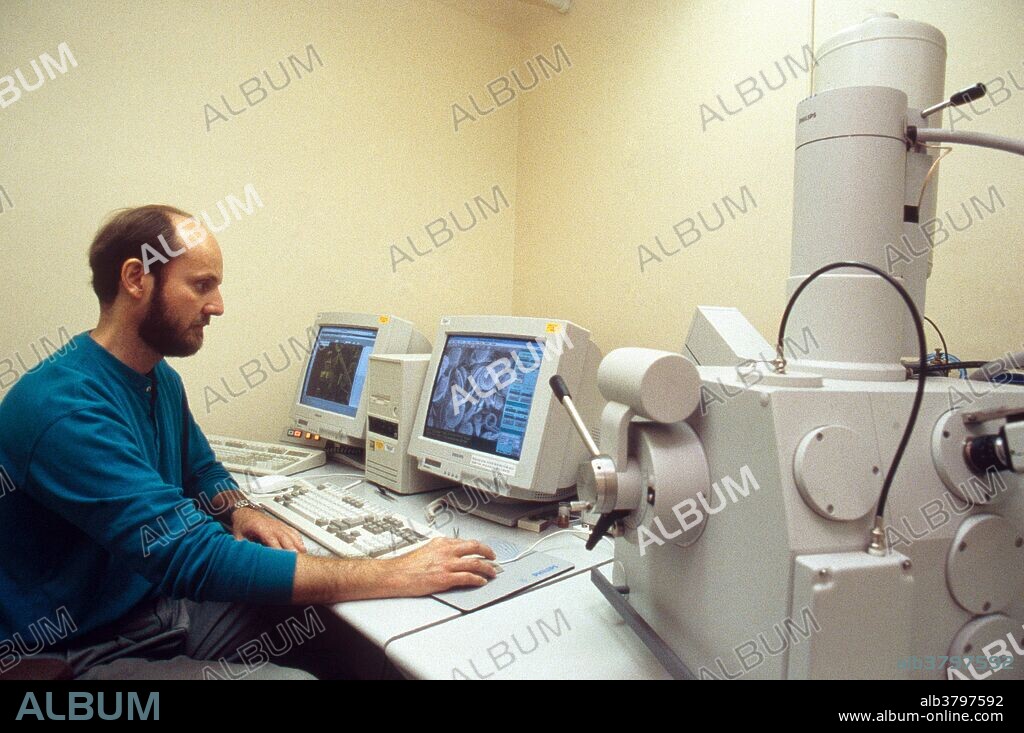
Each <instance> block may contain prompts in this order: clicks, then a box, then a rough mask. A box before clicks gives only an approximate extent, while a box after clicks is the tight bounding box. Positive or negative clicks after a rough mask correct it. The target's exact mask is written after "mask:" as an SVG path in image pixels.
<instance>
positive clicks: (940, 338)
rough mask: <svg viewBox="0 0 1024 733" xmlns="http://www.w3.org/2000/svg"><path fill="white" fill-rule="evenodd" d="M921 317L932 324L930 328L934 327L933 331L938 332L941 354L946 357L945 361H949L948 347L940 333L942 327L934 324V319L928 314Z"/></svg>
mask: <svg viewBox="0 0 1024 733" xmlns="http://www.w3.org/2000/svg"><path fill="white" fill-rule="evenodd" d="M921 317H922V318H924V319H925V320H926V321H928V323H930V324H932V328H934V329H935V333H937V334H939V341H941V342H942V356H943V357H944V358H945V359H946V361H949V349H948V348H947V347H946V337H945V336H943V335H942V329H940V328H939V327H938V326H936V325H935V321H933V320H932V319H931V318H929V317H928V316H921Z"/></svg>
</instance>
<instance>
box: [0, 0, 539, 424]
mask: <svg viewBox="0 0 1024 733" xmlns="http://www.w3.org/2000/svg"><path fill="white" fill-rule="evenodd" d="M3 14H4V22H3V30H2V31H0V36H2V43H0V75H4V74H10V73H12V71H13V69H14V68H15V67H18V66H20V67H21V68H22V69H23V73H25V75H26V78H27V80H28V82H29V84H31V83H32V82H33V80H34V75H33V73H32V72H31V67H30V64H29V62H30V60H31V59H34V58H38V57H39V55H40V54H42V53H50V54H51V55H52V56H55V57H56V55H57V45H58V44H59V43H61V42H63V41H66V42H67V43H68V46H69V48H70V49H71V51H72V53H73V55H74V58H75V61H76V62H77V64H78V65H77V67H75V68H70V67H69V69H68V71H67V72H66V73H65V74H63V75H60V74H58V75H57V78H56V79H55V80H52V81H50V80H47V81H46V83H45V84H44V85H43V86H42V87H41V88H39V89H38V90H36V91H32V92H28V93H24V94H23V96H22V97H21V98H20V99H18V100H17V101H15V102H13V103H11V104H10V105H9V106H8V107H6V108H5V109H2V110H0V139H3V141H4V147H3V153H0V155H2V161H3V163H2V165H0V186H4V188H5V189H6V191H7V192H8V193H9V195H10V197H11V199H12V201H13V204H14V208H13V209H9V208H7V209H5V211H4V213H3V214H0V252H2V257H3V262H4V271H5V275H4V287H3V292H2V294H0V302H2V312H3V327H2V332H0V359H13V361H14V364H15V370H16V371H17V372H19V373H20V372H21V371H22V369H21V366H20V364H19V363H18V361H17V358H16V356H18V355H20V356H21V359H22V360H23V361H24V362H25V363H26V364H27V365H31V364H32V363H33V362H34V361H35V360H36V359H35V357H34V356H33V348H32V347H33V345H35V348H36V350H37V352H38V353H41V354H45V351H44V350H43V349H42V348H40V346H39V339H40V338H41V337H44V336H46V337H48V338H49V339H50V340H51V341H54V342H56V341H57V337H58V330H59V328H60V327H61V326H66V328H67V329H68V331H69V332H70V333H72V334H74V333H76V332H78V331H82V330H85V329H87V328H90V327H91V326H92V325H94V324H95V321H96V318H97V315H98V308H97V306H96V302H95V296H94V295H93V294H92V291H91V289H90V288H89V285H88V280H89V271H88V268H87V266H86V259H85V252H86V248H87V246H88V243H89V241H90V240H91V238H92V236H93V234H94V233H95V231H96V228H97V226H98V224H99V222H100V220H101V219H102V218H103V217H104V216H105V215H106V214H107V212H109V211H111V210H113V209H115V208H118V207H122V206H131V205H140V204H144V203H150V202H155V201H160V202H167V203H172V204H174V205H177V206H180V207H183V208H186V209H189V210H191V211H194V212H196V213H198V212H199V211H202V210H207V211H208V213H209V214H210V216H211V218H212V219H213V220H214V222H216V223H219V222H220V221H221V216H220V214H219V212H218V209H217V202H219V201H225V199H226V197H228V196H235V197H237V198H238V199H239V200H240V201H241V202H243V203H244V202H245V196H244V193H243V192H244V188H245V186H246V185H247V184H252V186H253V188H254V189H255V191H256V192H257V193H258V195H259V198H260V200H261V202H262V204H263V207H262V208H259V207H258V206H257V205H256V204H255V203H251V204H250V207H251V209H252V210H253V212H254V213H252V214H251V215H246V214H244V212H240V213H241V219H240V220H234V219H233V220H232V221H231V224H230V226H229V227H228V228H227V229H225V230H224V231H223V232H222V233H220V234H218V235H217V236H218V239H219V241H220V244H221V247H222V249H223V252H224V259H225V282H224V286H223V294H224V297H225V301H226V313H225V315H224V316H223V317H222V318H220V319H219V320H217V321H215V322H214V326H213V327H212V328H211V329H210V330H209V331H208V332H207V340H206V345H205V346H204V348H203V350H202V351H200V353H199V354H198V355H196V356H195V357H193V358H190V359H186V360H174V366H175V367H176V368H178V369H179V370H180V371H181V372H182V375H183V377H184V378H185V382H186V384H187V385H188V390H189V399H190V401H191V403H192V408H193V411H194V412H195V413H196V415H197V418H199V419H200V421H201V423H202V424H203V426H204V427H205V428H207V429H208V430H210V431H213V432H228V433H232V432H234V433H237V432H239V431H241V432H242V433H244V434H247V435H251V436H252V437H257V438H265V439H269V438H273V437H275V436H276V435H277V433H278V431H279V430H280V429H281V428H282V427H283V421H284V419H285V417H286V416H287V411H288V405H289V402H290V400H291V399H292V397H293V390H294V387H295V382H296V381H297V379H298V374H299V372H300V371H301V367H300V366H298V364H297V362H296V359H295V352H296V348H295V346H294V343H292V344H289V339H297V340H300V341H304V340H305V336H304V333H303V332H304V330H305V328H306V327H307V326H308V325H309V324H310V323H311V322H312V320H313V318H314V316H315V314H316V312H317V310H318V309H325V310H331V309H333V310H355V311H369V312H389V313H394V314H397V315H403V316H405V317H407V318H409V319H411V320H413V321H415V322H416V324H417V325H418V326H419V327H420V329H421V330H423V331H424V332H426V333H427V335H428V337H430V338H433V335H434V333H433V332H434V328H435V327H436V323H437V320H438V318H439V317H440V316H441V315H442V314H443V313H448V312H454V313H479V312H495V311H500V310H502V309H503V308H507V306H508V304H510V303H511V300H512V253H513V249H514V247H513V233H514V222H515V215H516V209H515V206H516V203H517V202H516V162H515V161H516V126H517V113H516V110H515V109H514V108H513V107H507V108H503V109H501V110H498V111H496V112H495V113H493V114H492V115H490V116H489V117H488V118H487V119H486V121H485V123H486V124H485V123H483V122H482V123H480V124H479V125H476V126H468V127H465V128H462V129H460V132H459V134H458V135H455V134H454V133H453V131H452V130H453V125H452V116H451V104H452V103H453V102H455V101H457V100H460V99H463V100H464V99H465V97H466V95H467V94H468V93H473V92H475V91H476V90H478V89H482V88H483V85H484V84H486V83H487V82H488V81H489V80H491V79H492V78H494V77H495V76H497V75H498V74H500V73H501V72H502V71H503V70H507V69H508V68H509V67H510V66H512V65H513V64H514V63H515V61H516V60H517V59H518V57H519V43H518V41H516V40H515V39H514V38H513V37H512V36H510V35H508V34H506V33H501V32H496V31H495V30H494V29H493V28H491V27H490V26H489V25H487V24H485V23H483V22H481V21H479V20H478V19H475V18H471V17H469V16H466V15H463V14H460V13H456V12H453V11H452V10H451V9H449V8H447V7H445V6H443V5H440V4H436V3H433V2H415V1H409V2H397V1H394V0H389V1H388V2H369V1H360V0H344V1H340V0H338V1H335V2H313V3H298V2H275V3H261V4H259V6H258V10H253V9H252V6H251V4H248V3H245V4H243V3H224V2H216V3H214V2H193V1H188V2H185V1H181V2H160V3H145V4H144V5H140V4H139V3H135V2H75V3H68V4H67V5H64V6H58V5H57V4H55V3H37V2H28V1H26V2H15V3H13V4H12V3H10V2H8V3H5V6H4V11H3ZM308 44H312V45H313V47H314V49H315V51H316V53H317V55H318V56H319V57H320V58H321V59H322V61H323V66H322V67H321V66H320V65H319V64H318V63H317V62H316V60H315V58H314V59H312V60H311V59H310V57H309V53H308V51H307V50H306V47H307V45H308ZM290 55H295V56H297V57H298V59H299V60H300V61H301V62H302V63H303V64H304V65H305V66H307V67H308V66H310V65H312V66H313V71H312V72H308V71H305V70H304V69H302V68H301V67H295V66H294V65H293V64H291V63H289V62H288V61H287V59H288V57H289V56H290ZM282 60H284V61H285V68H286V69H292V68H295V69H297V70H298V71H299V72H300V73H302V75H303V77H302V78H301V79H296V78H294V74H293V75H292V81H291V83H290V85H289V86H288V87H286V88H284V89H281V90H280V91H272V90H270V91H269V93H268V96H267V97H266V98H265V99H263V100H262V101H260V99H261V94H260V93H258V92H253V91H251V90H252V85H247V87H246V89H247V90H250V93H251V95H252V99H253V101H254V102H255V106H253V107H251V108H249V109H248V110H247V111H245V112H242V113H240V114H239V115H238V116H237V117H231V115H230V113H228V112H227V111H225V109H224V104H223V102H221V101H220V96H221V95H222V94H223V95H225V96H226V97H227V100H228V102H229V103H230V105H231V107H232V108H233V109H234V110H235V111H236V112H238V110H239V109H242V108H245V107H246V106H247V105H246V103H245V99H244V97H242V96H241V93H240V91H239V85H240V84H241V83H243V82H245V80H246V79H248V78H250V77H252V76H255V75H261V74H262V71H263V70H264V69H267V70H269V71H270V73H271V78H272V79H274V80H275V83H276V84H277V85H278V86H281V84H282V83H283V81H284V76H283V72H282V71H281V69H280V67H278V65H277V64H278V62H279V61H282ZM263 86H264V87H267V86H268V85H267V83H266V81H265V80H264V81H263ZM208 103H209V104H213V105H215V106H216V107H218V108H219V109H220V111H221V113H222V114H224V115H226V116H227V117H228V118H229V119H228V121H221V120H214V121H212V122H211V124H210V126H209V131H207V124H206V116H205V114H204V105H205V104H208ZM211 115H213V113H211ZM495 185H497V186H499V187H500V189H501V191H502V193H503V194H504V195H505V196H506V198H507V199H508V201H509V203H510V204H511V208H505V207H504V205H503V204H501V203H500V201H499V204H498V208H500V209H501V213H500V214H498V215H494V214H489V218H488V219H487V220H486V221H483V220H480V221H478V223H477V225H476V226H475V227H474V228H473V229H472V230H470V231H467V232H464V233H459V234H458V235H457V236H456V237H455V238H454V239H452V241H451V242H449V243H447V244H445V245H444V246H443V247H442V248H441V249H437V250H434V251H433V252H432V253H431V254H427V255H424V256H422V257H419V256H417V255H414V254H411V251H410V247H409V246H408V244H406V243H405V237H406V236H413V238H414V241H415V242H416V246H417V247H418V249H419V250H420V251H425V250H430V249H433V247H432V244H431V241H430V239H429V238H428V237H427V235H426V233H425V231H424V226H425V225H427V224H429V223H430V222H432V221H434V220H435V219H437V218H438V217H441V216H445V215H446V213H447V212H448V211H450V210H452V209H454V210H455V213H456V216H459V217H460V222H461V223H462V224H463V226H467V225H468V223H469V221H471V220H470V219H469V217H468V215H467V214H466V212H465V208H464V206H465V202H466V201H467V200H470V201H472V199H473V197H474V196H478V195H479V196H483V197H484V198H485V199H487V200H488V201H493V197H494V194H493V193H492V189H493V186H495ZM460 207H461V215H460ZM229 211H230V210H229ZM448 226H449V227H451V226H452V225H451V224H449V225H448ZM439 238H440V235H439ZM392 243H399V244H401V246H402V247H403V250H404V251H406V252H407V254H409V256H411V257H413V258H415V259H414V261H412V262H410V261H408V260H401V259H400V256H398V255H396V257H398V258H399V261H398V262H397V263H396V265H395V266H394V267H393V266H392V259H391V252H390V249H389V247H390V245H391V244H392ZM282 346H283V347H284V352H283V353H282V351H281V350H280V348H281V347H282ZM264 352H267V355H266V356H264ZM299 354H300V356H301V352H299ZM268 358H269V360H270V361H271V362H272V363H273V368H276V369H281V370H283V371H281V373H274V372H273V370H272V369H271V368H270V367H269V366H268V364H267V359H268ZM253 359H256V360H257V363H256V364H253V363H250V364H249V365H248V366H247V367H245V371H246V372H247V373H251V374H252V376H250V382H251V383H253V384H254V385H256V386H255V387H254V388H252V389H250V388H249V387H248V384H247V383H246V381H245V380H244V378H243V375H242V372H241V370H242V368H243V366H244V365H246V363H247V362H251V360H253ZM289 361H290V362H291V363H290V366H289V367H288V368H287V369H284V365H285V364H286V363H288V362H289ZM257 367H259V368H261V369H262V370H263V371H265V372H267V374H268V375H269V378H268V379H267V381H266V382H264V383H263V384H258V382H259V380H260V379H261V377H260V375H259V374H258V373H256V371H255V370H256V368H257ZM3 371H5V368H4V364H3V363H2V362H0V372H3ZM221 379H224V380H226V382H227V385H226V386H225V385H224V384H223V383H222V382H221V381H220V380H221ZM0 380H2V382H0V383H2V384H5V385H6V384H7V383H8V382H10V381H11V380H12V375H11V374H9V373H8V374H6V376H2V377H0ZM206 387H209V388H210V389H212V390H214V391H215V392H216V394H213V393H212V392H209V391H207V390H206ZM228 389H230V390H231V391H232V392H234V393H236V394H238V393H242V394H241V396H239V397H238V398H232V397H230V396H229V395H228ZM5 392H6V390H4V391H3V392H0V395H2V394H3V393H5ZM219 397H223V398H224V399H225V400H227V401H228V402H229V404H225V402H222V401H220V399H219ZM207 406H209V409H207ZM268 418H270V419H268Z"/></svg>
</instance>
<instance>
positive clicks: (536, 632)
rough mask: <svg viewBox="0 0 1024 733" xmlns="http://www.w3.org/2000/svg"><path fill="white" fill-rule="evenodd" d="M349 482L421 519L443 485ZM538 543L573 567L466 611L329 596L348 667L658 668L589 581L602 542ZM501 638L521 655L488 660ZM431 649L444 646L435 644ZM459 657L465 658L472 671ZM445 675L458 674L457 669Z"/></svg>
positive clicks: (510, 673) (618, 675) (525, 539)
mask: <svg viewBox="0 0 1024 733" xmlns="http://www.w3.org/2000/svg"><path fill="white" fill-rule="evenodd" d="M332 474H337V475H334V476H331V475H332ZM342 474H344V475H342ZM361 475H362V473H361V472H360V471H358V469H354V468H349V467H346V466H342V465H339V464H327V465H325V466H321V467H319V468H315V469H312V470H309V471H305V472H303V473H300V474H296V475H295V476H294V478H303V479H314V480H315V479H316V478H317V477H323V476H331V478H332V480H333V481H335V482H337V483H340V484H342V485H344V484H345V483H347V482H348V481H350V480H351V481H354V480H356V479H357V478H359V477H361ZM349 476H351V478H350V479H349V478H348V477H349ZM236 479H238V480H239V483H240V484H242V481H243V480H242V478H241V477H239V476H236ZM351 491H353V492H355V493H357V494H359V495H360V496H365V497H366V498H367V499H369V500H372V501H375V502H376V503H378V504H382V505H385V506H387V507H388V508H389V509H390V510H391V511H394V512H396V513H399V514H405V515H406V516H408V517H410V518H413V519H416V520H418V521H420V522H424V521H425V520H424V514H423V511H424V509H425V508H426V506H427V504H429V503H430V502H431V501H433V500H434V499H437V498H438V497H440V496H443V494H444V491H445V490H443V489H442V490H440V491H434V492H430V493H427V494H414V495H411V496H401V495H398V494H391V496H393V497H394V498H395V501H393V502H391V501H388V500H387V499H384V498H382V497H381V496H380V495H379V494H377V492H376V491H375V490H374V489H373V488H371V487H370V485H368V484H360V485H358V486H354V487H352V489H351ZM456 527H457V528H458V529H459V536H460V537H462V538H471V539H480V540H483V541H488V540H492V541H506V542H513V543H515V544H517V545H520V546H528V545H530V544H532V543H533V542H535V541H536V540H537V539H538V538H539V537H541V536H543V535H544V534H548V533H552V532H554V531H556V530H555V529H549V530H547V531H546V532H544V533H542V534H540V535H538V534H537V533H535V532H529V531H527V530H522V529H513V528H511V527H504V526H501V525H498V524H495V523H493V522H489V521H486V520H483V519H479V518H477V517H473V516H469V515H460V516H458V517H457V518H456V519H455V520H454V521H452V522H451V523H450V524H449V525H448V526H446V527H445V528H444V529H445V530H446V532H448V533H449V534H451V533H452V532H453V531H454V529H455V528H456ZM304 539H305V541H306V547H307V549H308V550H309V552H310V553H311V554H319V555H327V554H330V553H328V552H327V550H325V549H324V548H322V547H320V546H319V545H317V544H316V543H315V542H313V541H312V540H310V539H309V538H304ZM538 549H539V550H541V551H543V552H549V553H551V554H553V555H557V556H558V557H560V558H562V559H565V560H567V561H569V562H571V563H573V565H574V566H575V567H574V568H573V570H571V571H569V572H568V573H565V574H563V575H560V576H558V577H556V578H552V579H551V580H549V581H546V582H545V583H541V584H538V585H537V586H534V587H533V588H530V589H528V590H526V591H525V592H522V593H519V594H517V595H515V596H513V597H510V598H508V599H505V600H504V601H502V602H500V603H497V604H494V605H492V606H489V607H487V608H483V609H480V610H478V611H475V612H473V613H469V614H463V613H461V612H459V611H458V610H456V609H454V608H452V607H451V606H448V605H447V604H444V603H441V602H440V601H438V600H435V599H434V598H431V597H426V598H390V599H383V600H367V601H350V602H346V603H338V604H335V605H334V606H332V607H331V611H332V612H333V613H334V614H335V615H337V616H338V617H339V618H340V619H341V620H342V621H344V622H345V624H346V625H347V626H348V627H349V628H350V629H351V630H352V632H353V636H352V638H351V640H350V641H351V644H352V648H351V649H350V650H349V651H350V652H353V653H354V656H358V657H359V660H358V661H359V664H357V665H354V666H355V671H356V672H357V673H359V674H360V675H364V676H368V677H380V676H385V677H388V676H391V677H393V676H399V675H401V676H407V677H428V678H431V677H440V678H444V679H451V677H452V676H453V670H455V669H459V670H462V671H463V672H464V676H466V677H468V678H470V679H472V678H476V677H482V678H487V677H490V676H494V677H498V678H512V677H534V678H536V677H542V678H556V677H562V678H573V679H574V678H578V677H583V676H588V677H595V678H596V677H604V678H615V679H625V678H629V677H637V676H641V677H666V676H667V674H666V673H665V672H664V670H663V669H662V668H661V666H660V665H659V664H658V662H657V661H656V660H655V659H654V657H653V655H651V654H650V652H648V651H647V649H646V648H645V647H644V646H643V644H642V643H641V642H640V641H639V640H638V639H636V637H635V636H634V635H633V632H632V631H630V630H629V628H628V627H626V626H625V624H624V623H623V622H622V621H621V619H620V618H619V617H618V614H617V613H616V612H615V611H614V610H613V609H612V608H611V607H610V606H609V605H608V604H607V602H606V601H605V600H604V598H603V597H602V596H601V594H600V592H598V590H597V589H596V588H595V587H594V586H593V584H592V583H591V582H590V577H589V575H590V569H591V568H593V567H597V566H605V567H607V568H610V567H611V565H610V563H611V558H612V552H611V548H610V546H609V545H608V543H607V542H602V543H600V544H598V546H597V547H596V548H594V550H593V551H587V550H586V548H585V547H584V545H583V538H582V537H578V536H573V535H568V534H565V535H560V536H558V537H555V538H553V539H551V540H550V541H549V542H545V543H544V544H543V545H541V546H540V547H539V548H538ZM609 572H610V570H609ZM527 627H529V628H527ZM531 629H532V631H533V633H532V635H531ZM556 631H558V632H559V633H558V634H556ZM545 634H547V638H549V639H550V642H548V643H544V635H545ZM534 637H536V638H537V639H538V640H539V642H538V644H537V646H536V649H532V647H533V646H534V643H533V638H534ZM502 640H505V641H507V642H508V643H510V644H512V646H510V647H509V650H510V653H511V654H514V655H515V656H516V659H517V660H520V659H521V660H523V661H517V663H516V664H511V663H509V664H507V665H506V666H505V667H503V668H502V669H496V666H497V665H499V664H504V663H505V662H507V659H508V658H507V657H502V658H501V659H499V661H498V662H494V661H491V657H490V656H488V651H487V650H488V649H490V648H491V647H494V646H495V644H497V645H498V646H497V648H496V649H494V650H492V651H493V652H494V653H495V654H497V653H498V652H499V651H501V649H502V647H501V645H500V642H501V641H502ZM516 642H518V645H517V644H516ZM438 650H444V651H443V653H438ZM522 650H526V652H524V651H522ZM527 652H528V653H527ZM560 655H561V656H560ZM469 660H472V661H474V662H475V665H476V671H474V668H473V667H472V666H471V664H470V661H469ZM483 660H488V663H489V664H490V665H491V668H490V670H487V669H484V668H482V666H483V664H484V661H483ZM488 671H489V672H490V673H491V674H488ZM454 676H455V677H456V678H459V675H458V674H454Z"/></svg>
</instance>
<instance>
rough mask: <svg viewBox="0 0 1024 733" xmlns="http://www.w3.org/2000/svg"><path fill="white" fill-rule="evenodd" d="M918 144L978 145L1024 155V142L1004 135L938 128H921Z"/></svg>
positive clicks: (917, 139) (918, 132)
mask: <svg viewBox="0 0 1024 733" xmlns="http://www.w3.org/2000/svg"><path fill="white" fill-rule="evenodd" d="M915 140H916V142H919V143H960V144H961V145H976V146H978V147H980V148H992V149H993V150H1002V151H1005V152H1007V153H1016V154H1017V155H1024V140H1019V139H1016V138H1012V137H1004V136H1003V135H989V134H988V133H986V132H967V131H966V130H943V129H942V128H937V127H919V128H918V129H917V136H916V138H915Z"/></svg>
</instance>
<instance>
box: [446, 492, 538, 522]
mask: <svg viewBox="0 0 1024 733" xmlns="http://www.w3.org/2000/svg"><path fill="white" fill-rule="evenodd" d="M443 498H444V500H445V503H446V504H447V505H448V507H449V508H450V509H451V510H452V511H453V512H455V513H456V514H471V515H473V516H474V517H480V519H486V520H487V521H489V522H494V523H495V524H502V525H505V526H506V527H515V526H517V525H518V522H519V520H520V519H526V518H527V517H532V516H535V515H537V514H541V513H544V512H545V511H550V512H552V513H554V512H557V511H558V502H557V501H550V502H538V501H508V500H500V501H499V500H498V499H496V498H494V497H493V496H491V495H489V494H485V493H483V492H481V491H480V490H479V489H466V488H465V487H462V486H457V487H455V488H453V489H451V490H450V491H448V492H447V493H446V494H445V495H444V497H443Z"/></svg>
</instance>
